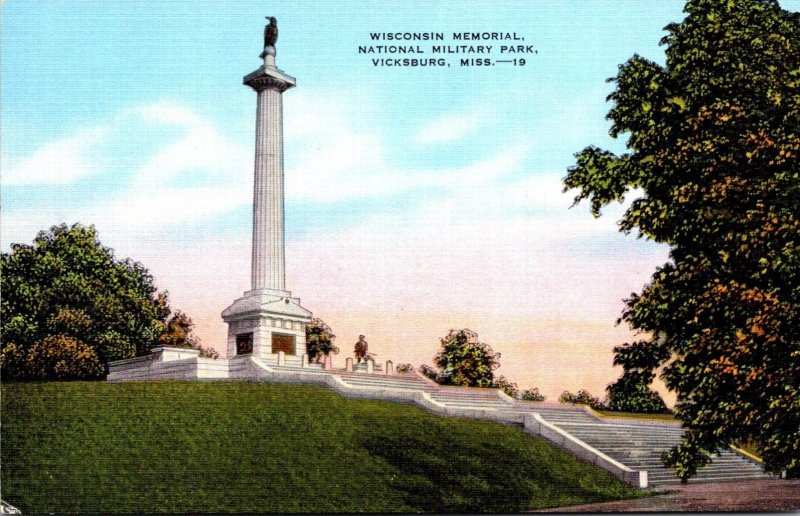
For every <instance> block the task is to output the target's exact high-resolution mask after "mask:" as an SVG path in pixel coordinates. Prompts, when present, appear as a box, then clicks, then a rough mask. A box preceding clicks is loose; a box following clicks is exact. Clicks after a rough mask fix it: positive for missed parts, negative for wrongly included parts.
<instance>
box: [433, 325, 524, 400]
mask: <svg viewBox="0 0 800 516" xmlns="http://www.w3.org/2000/svg"><path fill="white" fill-rule="evenodd" d="M433 361H434V364H435V365H436V368H437V369H432V368H430V367H428V366H427V365H423V366H421V367H420V370H421V372H422V374H424V375H426V376H428V377H429V378H431V379H433V380H434V381H436V382H438V383H440V384H442V385H461V386H464V387H495V386H497V388H505V387H507V385H506V384H507V383H508V382H507V381H506V379H505V378H503V377H501V378H498V379H495V377H494V370H495V369H497V368H498V367H500V353H495V352H494V351H492V348H491V346H489V345H488V344H486V343H484V342H480V341H479V340H478V336H477V334H475V333H473V332H471V331H469V330H450V332H449V333H448V334H447V336H446V337H444V338H442V339H441V348H440V350H439V352H438V353H437V354H436V356H435V357H434V358H433ZM497 381H500V384H497ZM514 387H515V388H516V385H514Z"/></svg>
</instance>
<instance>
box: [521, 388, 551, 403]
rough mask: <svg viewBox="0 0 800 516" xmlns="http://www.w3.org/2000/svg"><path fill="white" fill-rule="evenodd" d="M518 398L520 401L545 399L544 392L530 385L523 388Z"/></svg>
mask: <svg viewBox="0 0 800 516" xmlns="http://www.w3.org/2000/svg"><path fill="white" fill-rule="evenodd" d="M519 399H521V400H522V401H544V400H545V399H547V398H546V397H545V395H544V394H542V393H541V392H539V388H538V387H531V388H530V389H525V390H524V391H522V392H521V393H520V395H519Z"/></svg>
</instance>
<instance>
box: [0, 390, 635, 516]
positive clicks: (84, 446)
mask: <svg viewBox="0 0 800 516" xmlns="http://www.w3.org/2000/svg"><path fill="white" fill-rule="evenodd" d="M0 459H2V478H1V480H2V497H3V499H4V500H6V501H8V502H10V503H11V504H13V505H15V506H16V507H18V508H20V509H21V510H22V511H23V512H36V513H46V512H56V513H66V512H92V513H107V512H136V513H141V512H146V513H152V512H294V511H303V512H341V511H347V512H361V511H370V512H387V511H402V512H411V511H437V512H444V511H459V512H474V511H522V510H526V509H535V508H542V507H553V506H560V505H568V504H578V503H589V502H597V501H604V500H613V499H620V498H631V497H636V496H641V493H640V492H638V491H636V490H634V489H632V488H629V487H627V486H625V485H623V484H621V483H620V482H619V481H617V480H616V479H615V478H613V477H611V476H610V475H607V474H606V473H604V472H602V471H601V470H598V469H596V468H594V467H593V466H591V465H588V464H586V463H582V462H580V461H578V460H577V459H575V458H573V457H572V456H571V455H569V454H568V453H566V452H564V451H562V450H559V449H556V448H553V447H551V446H550V445H548V444H547V443H546V442H544V441H542V440H539V439H535V438H533V437H530V436H528V435H526V434H524V433H523V432H522V430H521V429H519V428H514V427H507V426H503V425H499V424H495V423H489V422H484V421H473V420H463V419H453V418H442V417H439V416H435V415H432V414H429V413H427V412H424V411H423V410H420V409H418V408H416V407H413V406H410V405H402V404H396V403H388V402H380V401H354V400H348V399H345V398H342V397H340V396H338V395H337V394H335V393H333V392H331V391H329V390H327V389H324V388H320V387H312V386H292V385H277V384H259V383H234V382H231V383H202V382H153V383H127V384H107V383H90V382H86V383H84V382H75V383H32V384H13V383H12V384H8V383H5V384H3V385H2V457H0Z"/></svg>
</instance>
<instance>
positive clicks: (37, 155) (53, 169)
mask: <svg viewBox="0 0 800 516" xmlns="http://www.w3.org/2000/svg"><path fill="white" fill-rule="evenodd" d="M108 133H109V127H106V126H98V127H94V128H92V129H89V130H86V131H83V132H80V133H78V134H76V135H74V136H70V137H67V138H63V139H60V140H56V141H54V142H51V143H48V144H47V145H44V146H43V147H41V148H39V149H38V150H37V151H35V152H34V153H33V154H32V155H30V156H28V157H27V158H24V159H22V160H19V161H18V162H17V163H14V159H13V157H11V156H8V155H6V154H5V153H4V156H3V161H4V163H3V170H4V172H3V175H2V183H3V184H4V185H8V186H11V185H42V184H50V185H53V184H68V183H72V182H74V181H77V180H78V179H82V178H84V177H86V176H89V175H91V174H92V173H94V172H95V171H96V169H95V168H94V167H93V166H92V160H91V157H90V152H91V149H92V147H93V146H95V145H97V144H98V143H99V142H100V141H102V140H103V139H104V138H105V137H106V136H107V135H108Z"/></svg>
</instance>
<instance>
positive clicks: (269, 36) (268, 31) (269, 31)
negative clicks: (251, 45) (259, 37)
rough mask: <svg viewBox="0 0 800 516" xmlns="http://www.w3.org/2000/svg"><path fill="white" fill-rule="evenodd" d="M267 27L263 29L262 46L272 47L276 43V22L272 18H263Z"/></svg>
mask: <svg viewBox="0 0 800 516" xmlns="http://www.w3.org/2000/svg"><path fill="white" fill-rule="evenodd" d="M265 18H266V19H268V20H269V25H267V26H266V27H264V46H265V47H274V46H275V43H277V42H278V20H277V19H275V17H274V16H265Z"/></svg>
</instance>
